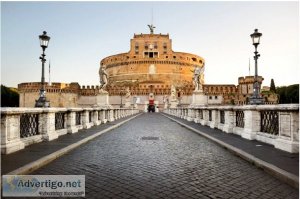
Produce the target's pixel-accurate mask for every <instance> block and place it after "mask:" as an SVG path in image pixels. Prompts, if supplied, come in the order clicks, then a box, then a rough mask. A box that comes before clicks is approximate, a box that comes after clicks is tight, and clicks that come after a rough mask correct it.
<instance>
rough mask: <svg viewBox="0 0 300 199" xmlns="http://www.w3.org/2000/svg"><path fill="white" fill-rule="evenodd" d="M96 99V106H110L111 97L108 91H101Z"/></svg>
mask: <svg viewBox="0 0 300 199" xmlns="http://www.w3.org/2000/svg"><path fill="white" fill-rule="evenodd" d="M95 97H96V103H95V105H96V106H103V105H106V106H107V105H109V96H108V92H107V91H103V90H101V91H100V92H99V93H98V95H96V96H95Z"/></svg>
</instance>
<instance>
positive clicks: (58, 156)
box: [1, 105, 299, 198]
mask: <svg viewBox="0 0 300 199" xmlns="http://www.w3.org/2000/svg"><path fill="white" fill-rule="evenodd" d="M298 111H299V106H298V105H289V106H279V105H277V106H276V107H275V106H273V105H272V106H271V105H268V106H267V105H266V106H238V107H237V106H235V107H229V106H226V107H222V106H215V107H212V106H209V107H207V106H205V107H194V108H176V109H166V110H165V111H164V113H140V112H139V110H136V109H123V108H122V109H111V108H107V109H105V108H72V109H65V108H47V109H39V108H34V109H33V108H32V109H31V108H22V109H21V108H7V109H2V110H1V116H2V117H1V138H2V140H1V153H2V157H1V160H2V162H1V166H2V175H3V174H34V175H38V174H39V175H58V174H60V175H74V174H76V175H85V176H86V177H85V180H86V182H85V191H86V193H85V196H86V198H298V195H299V190H298V186H299V155H298V150H297V149H298V132H299V113H298Z"/></svg>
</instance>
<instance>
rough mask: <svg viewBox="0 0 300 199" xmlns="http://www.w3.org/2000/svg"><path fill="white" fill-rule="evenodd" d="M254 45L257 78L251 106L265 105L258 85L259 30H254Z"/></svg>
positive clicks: (255, 77)
mask: <svg viewBox="0 0 300 199" xmlns="http://www.w3.org/2000/svg"><path fill="white" fill-rule="evenodd" d="M250 36H251V38H252V42H253V45H254V47H255V52H254V60H255V76H254V84H253V95H252V96H251V97H250V100H249V102H250V104H264V100H263V98H262V97H261V96H260V86H259V83H258V75H257V60H258V58H259V57H260V54H258V52H257V46H258V45H259V41H260V37H261V36H262V34H261V33H259V32H258V30H257V29H255V30H254V33H252V34H251V35H250Z"/></svg>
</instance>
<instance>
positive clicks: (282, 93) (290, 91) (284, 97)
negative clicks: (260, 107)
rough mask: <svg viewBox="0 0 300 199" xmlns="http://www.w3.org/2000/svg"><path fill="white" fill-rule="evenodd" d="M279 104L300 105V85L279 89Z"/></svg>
mask: <svg viewBox="0 0 300 199" xmlns="http://www.w3.org/2000/svg"><path fill="white" fill-rule="evenodd" d="M276 90H277V94H279V104H290V103H296V104H299V84H293V85H289V86H281V87H277V89H276Z"/></svg>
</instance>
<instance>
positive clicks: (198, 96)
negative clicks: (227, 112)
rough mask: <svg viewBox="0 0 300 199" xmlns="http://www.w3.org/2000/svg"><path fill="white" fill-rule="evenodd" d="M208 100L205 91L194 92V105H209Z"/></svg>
mask: <svg viewBox="0 0 300 199" xmlns="http://www.w3.org/2000/svg"><path fill="white" fill-rule="evenodd" d="M207 104H208V99H207V96H206V95H205V94H204V93H203V91H201V90H199V91H194V92H193V96H192V105H207Z"/></svg>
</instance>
